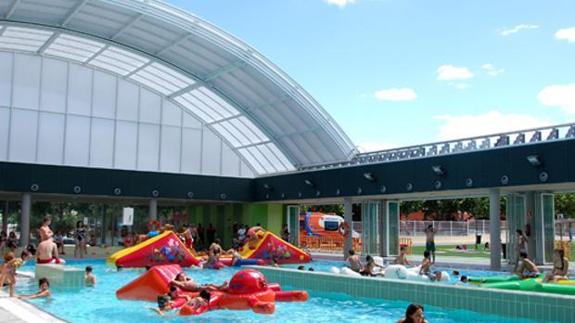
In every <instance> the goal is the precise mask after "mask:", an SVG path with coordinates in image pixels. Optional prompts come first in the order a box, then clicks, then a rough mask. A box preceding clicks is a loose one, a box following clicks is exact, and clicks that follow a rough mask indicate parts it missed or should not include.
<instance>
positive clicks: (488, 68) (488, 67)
mask: <svg viewBox="0 0 575 323" xmlns="http://www.w3.org/2000/svg"><path fill="white" fill-rule="evenodd" d="M481 68H482V69H483V71H485V73H487V74H489V75H491V76H497V75H499V74H501V73H503V72H504V71H505V70H504V69H502V68H496V67H495V66H493V64H483V65H481Z"/></svg>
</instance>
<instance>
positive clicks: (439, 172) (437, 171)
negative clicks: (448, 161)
mask: <svg viewBox="0 0 575 323" xmlns="http://www.w3.org/2000/svg"><path fill="white" fill-rule="evenodd" d="M431 170H433V172H434V173H435V175H437V176H443V175H445V174H446V173H447V172H446V171H445V169H444V168H443V166H441V165H433V166H431Z"/></svg>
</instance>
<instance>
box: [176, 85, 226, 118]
mask: <svg viewBox="0 0 575 323" xmlns="http://www.w3.org/2000/svg"><path fill="white" fill-rule="evenodd" d="M184 95H186V99H187V100H188V101H189V102H190V103H192V104H193V105H194V106H195V107H196V108H197V109H200V110H202V111H203V112H204V113H205V114H207V115H209V116H210V118H211V119H212V120H213V121H217V120H220V119H222V116H221V115H220V114H218V113H217V111H215V110H214V109H212V108H211V107H209V106H208V105H206V104H205V103H203V102H202V101H200V100H198V98H196V97H195V96H194V95H193V94H192V92H189V93H186V94H184Z"/></svg>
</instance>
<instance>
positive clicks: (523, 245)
mask: <svg viewBox="0 0 575 323" xmlns="http://www.w3.org/2000/svg"><path fill="white" fill-rule="evenodd" d="M528 243H529V238H528V237H527V235H526V234H525V233H524V232H523V231H522V230H520V229H517V230H516V249H515V250H516V252H517V260H516V263H515V268H514V273H515V274H516V275H518V276H520V277H521V278H534V277H537V276H539V275H540V274H541V270H540V269H539V267H537V265H536V264H535V263H534V262H533V261H532V260H531V259H529V256H528ZM568 275H569V259H567V257H565V251H564V250H563V249H555V250H553V268H552V269H551V271H550V272H548V273H547V274H545V277H544V278H543V282H544V283H549V282H556V281H558V280H562V279H568Z"/></svg>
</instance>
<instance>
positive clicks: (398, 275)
mask: <svg viewBox="0 0 575 323" xmlns="http://www.w3.org/2000/svg"><path fill="white" fill-rule="evenodd" d="M384 277H385V278H391V279H405V280H411V281H423V282H428V281H430V280H429V277H427V276H426V275H420V274H419V266H417V267H413V268H406V267H405V266H403V265H389V266H387V267H386V268H385V276H384ZM449 279H450V277H449V273H448V272H446V271H442V272H441V279H440V281H442V282H446V281H449Z"/></svg>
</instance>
